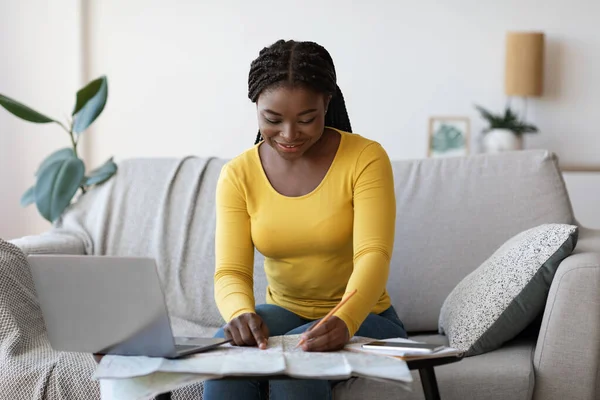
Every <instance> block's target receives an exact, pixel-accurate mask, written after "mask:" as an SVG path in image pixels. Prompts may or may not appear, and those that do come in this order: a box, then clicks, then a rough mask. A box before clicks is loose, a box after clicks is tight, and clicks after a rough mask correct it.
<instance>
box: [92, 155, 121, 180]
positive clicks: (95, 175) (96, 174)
mask: <svg viewBox="0 0 600 400" xmlns="http://www.w3.org/2000/svg"><path fill="white" fill-rule="evenodd" d="M115 172H117V164H115V162H114V161H113V158H112V157H111V158H109V159H108V160H106V162H105V163H104V164H102V165H101V166H100V167H98V168H96V169H95V170H93V171H92V172H90V173H89V176H88V177H87V178H86V179H85V182H84V185H85V186H92V185H99V184H101V183H103V182H106V181H107V180H108V179H109V178H110V177H111V176H113V175H114V174H115Z"/></svg>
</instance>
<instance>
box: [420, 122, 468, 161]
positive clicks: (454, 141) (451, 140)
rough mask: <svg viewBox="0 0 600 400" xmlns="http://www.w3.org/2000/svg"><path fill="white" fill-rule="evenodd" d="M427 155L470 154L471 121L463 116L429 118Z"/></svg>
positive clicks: (453, 155)
mask: <svg viewBox="0 0 600 400" xmlns="http://www.w3.org/2000/svg"><path fill="white" fill-rule="evenodd" d="M428 131H429V138H428V142H427V143H428V145H427V156H428V157H432V158H441V157H462V156H467V155H469V154H470V143H469V142H470V138H471V132H470V131H471V121H470V119H469V118H468V117H462V116H432V117H430V118H429V130H428Z"/></svg>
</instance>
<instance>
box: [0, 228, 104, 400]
mask: <svg viewBox="0 0 600 400" xmlns="http://www.w3.org/2000/svg"><path fill="white" fill-rule="evenodd" d="M94 368H95V362H94V360H93V359H92V357H91V356H90V355H89V354H79V353H64V352H58V351H54V350H52V348H51V347H50V344H49V342H48V337H47V335H46V328H45V325H44V320H43V318H42V314H41V310H40V307H39V304H38V302H37V298H36V295H35V290H34V285H33V281H32V278H31V272H30V270H29V264H28V263H27V259H26V258H25V254H24V253H23V252H22V251H21V250H20V249H19V248H18V247H17V246H15V245H13V244H11V243H8V242H5V241H3V240H2V239H0V398H1V399H85V400H90V399H94V398H97V399H99V398H100V390H99V385H98V382H96V381H94V380H92V379H91V376H92V373H93V371H94Z"/></svg>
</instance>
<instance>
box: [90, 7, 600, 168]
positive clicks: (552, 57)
mask: <svg viewBox="0 0 600 400" xmlns="http://www.w3.org/2000/svg"><path fill="white" fill-rule="evenodd" d="M92 9H93V12H92V15H93V20H94V27H93V29H92V31H93V38H92V48H91V50H92V54H93V57H94V60H93V62H92V71H93V73H94V74H96V75H99V74H101V73H106V74H108V76H109V81H110V85H111V92H110V96H111V98H110V100H109V103H108V106H107V110H106V114H105V115H104V116H103V117H101V121H100V123H99V124H98V126H97V128H98V129H97V130H96V132H95V134H94V138H93V147H94V149H93V152H92V154H93V157H94V161H95V162H101V161H103V160H104V159H105V158H107V157H108V156H110V155H116V156H117V157H118V158H122V157H130V156H152V155H155V156H170V155H184V154H197V155H217V156H223V157H231V156H234V155H236V154H238V153H239V152H241V151H243V150H244V149H245V148H247V147H248V146H249V145H251V144H252V142H253V139H254V132H255V129H256V121H255V114H254V107H253V105H252V104H251V103H250V101H249V100H248V99H247V97H246V90H247V86H246V85H247V76H248V68H249V64H250V62H251V60H252V59H253V58H255V57H256V56H257V55H258V51H259V50H260V49H261V48H262V47H263V46H265V45H268V44H270V43H272V42H274V41H275V40H277V39H279V38H294V39H299V40H314V41H317V42H319V43H321V44H323V45H324V46H325V47H326V48H327V49H329V51H330V52H331V54H332V56H333V58H334V61H335V62H336V66H337V69H338V75H339V84H340V87H341V88H342V91H344V94H345V97H346V100H347V104H348V109H349V113H350V117H351V121H352V124H353V127H354V130H355V131H356V132H359V133H361V134H364V135H366V136H368V137H370V138H373V139H376V140H379V141H381V142H382V143H383V144H384V145H385V147H386V148H387V149H388V152H389V153H390V155H391V156H392V157H393V158H418V157H422V156H424V155H425V154H426V143H427V142H426V140H427V132H426V130H427V118H428V117H429V116H431V115H439V114H442V115H448V114H450V115H466V116H469V117H471V118H472V124H473V127H474V131H475V132H479V131H480V129H481V128H482V121H481V120H480V119H479V118H478V116H477V114H476V112H475V111H474V108H473V104H474V103H480V104H482V105H485V106H487V107H491V108H493V109H496V110H500V109H501V108H502V107H503V106H504V103H505V98H504V95H503V66H504V40H505V33H506V31H508V30H513V29H518V30H521V29H525V30H530V29H539V30H543V31H544V32H546V34H547V68H546V72H547V77H546V81H545V82H546V93H545V96H544V97H543V98H540V99H536V100H531V101H530V102H529V113H528V115H529V116H530V118H531V120H532V121H534V122H535V123H536V124H538V126H539V127H540V129H541V131H542V133H541V134H539V135H538V136H535V137H529V138H528V139H529V140H528V141H527V145H528V147H546V148H550V149H551V150H554V151H557V152H558V153H559V155H560V158H561V160H562V161H564V162H566V163H582V162H585V163H588V162H589V163H596V164H597V163H600V156H598V149H600V136H598V135H597V134H596V129H597V128H596V127H597V125H598V124H597V122H598V117H597V111H596V110H595V105H596V104H598V103H600V92H599V91H594V90H590V88H592V87H596V86H598V87H600V75H598V74H597V73H595V72H596V71H598V70H600V53H598V51H597V50H598V49H600V35H598V30H597V16H598V15H600V2H598V1H596V0H574V1H569V2H565V1H562V0H549V1H537V0H506V1H502V2H500V1H495V2H483V1H476V0H452V1H431V0H426V1H419V2H416V1H408V0H402V1H388V0H375V1H369V2H366V1H365V2H349V1H347V0H330V1H314V0H312V1H304V0H303V1H300V0H296V1H285V2H282V1H275V0H256V1H246V0H237V1H220V2H216V1H192V0H189V1H184V0H179V1H175V2H169V3H167V2H164V1H160V0H128V1H126V2H122V1H117V0H104V1H102V2H95V3H94V5H93V6H92ZM515 104H517V105H518V102H516V103H515Z"/></svg>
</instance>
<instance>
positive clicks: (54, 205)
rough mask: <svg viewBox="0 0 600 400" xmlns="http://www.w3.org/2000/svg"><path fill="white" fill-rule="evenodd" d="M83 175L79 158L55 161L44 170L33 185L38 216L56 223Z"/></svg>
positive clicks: (83, 168) (82, 167) (81, 162)
mask: <svg viewBox="0 0 600 400" xmlns="http://www.w3.org/2000/svg"><path fill="white" fill-rule="evenodd" d="M84 173H85V166H84V164H83V161H81V160H80V159H79V158H66V159H62V160H57V161H55V162H53V163H52V164H50V165H48V166H47V167H46V168H44V170H43V171H41V173H40V174H39V176H38V177H37V181H36V184H35V203H36V206H37V209H38V211H39V212H40V214H41V215H42V216H43V217H44V218H45V219H47V220H48V221H50V222H54V221H56V219H58V217H60V216H61V214H62V213H63V211H64V210H65V208H67V206H68V205H69V204H70V203H71V199H72V198H73V196H74V195H75V193H76V192H77V189H78V188H79V184H80V182H81V178H83V175H84Z"/></svg>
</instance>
